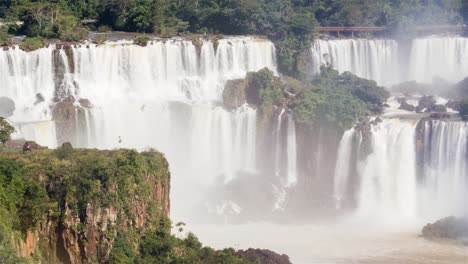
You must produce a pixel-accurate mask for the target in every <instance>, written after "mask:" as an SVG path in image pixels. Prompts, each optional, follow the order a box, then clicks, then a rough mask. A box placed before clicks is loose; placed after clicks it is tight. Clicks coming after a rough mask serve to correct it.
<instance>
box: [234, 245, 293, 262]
mask: <svg viewBox="0 0 468 264" xmlns="http://www.w3.org/2000/svg"><path fill="white" fill-rule="evenodd" d="M237 255H238V256H239V257H241V258H243V259H245V260H247V261H250V262H253V263H260V264H291V263H292V262H291V261H290V260H289V257H288V256H287V255H284V254H283V255H279V254H277V253H275V252H273V251H271V250H268V249H253V248H249V249H247V250H239V251H238V252H237Z"/></svg>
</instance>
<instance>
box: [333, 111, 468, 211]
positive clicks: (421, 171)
mask: <svg viewBox="0 0 468 264" xmlns="http://www.w3.org/2000/svg"><path fill="white" fill-rule="evenodd" d="M416 121H418V120H400V119H397V118H394V119H384V120H383V121H382V122H381V123H379V124H375V125H372V128H371V131H370V134H371V138H370V139H369V140H370V142H367V143H366V144H370V153H368V154H367V156H366V157H362V158H361V159H359V158H357V159H356V158H355V157H353V155H355V154H356V153H355V152H354V150H355V149H356V146H357V149H358V150H359V149H360V148H361V147H364V145H366V144H365V143H362V144H361V142H362V138H361V139H360V141H359V143H358V144H357V145H356V144H355V143H353V138H355V136H356V135H360V134H361V133H363V132H358V131H357V130H355V129H354V128H353V129H350V130H348V131H346V132H345V133H344V135H343V138H342V139H341V142H340V145H339V150H338V159H337V162H336V168H335V177H334V191H333V195H334V198H335V202H336V207H337V208H338V209H339V208H341V207H342V205H343V202H345V201H347V200H346V199H351V198H352V197H351V196H352V195H353V194H350V193H349V191H350V190H353V188H350V187H351V186H350V184H354V183H353V182H351V181H350V177H351V175H352V173H353V171H352V170H353V163H356V165H357V173H358V177H359V179H358V181H359V188H358V189H357V190H356V191H357V194H354V195H357V197H358V199H357V200H358V201H357V205H356V207H357V213H358V215H362V216H365V217H369V216H371V215H375V214H382V215H384V216H386V217H395V216H398V217H406V219H414V218H415V217H420V218H423V219H438V218H441V217H445V216H447V215H458V216H460V215H467V214H468V208H467V207H466V199H467V198H468V178H467V175H468V166H467V165H466V159H467V155H468V152H467V151H468V149H467V148H468V125H467V124H466V123H465V122H461V121H442V120H430V119H429V120H426V119H422V120H420V121H419V124H418V125H417V126H416V123H415V122H416ZM421 128H422V129H421ZM366 133H367V132H366ZM361 153H362V152H361Z"/></svg>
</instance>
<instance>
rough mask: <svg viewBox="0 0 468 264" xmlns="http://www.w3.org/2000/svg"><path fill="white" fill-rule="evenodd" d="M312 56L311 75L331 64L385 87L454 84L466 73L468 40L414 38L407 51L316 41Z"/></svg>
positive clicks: (381, 42)
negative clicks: (406, 83) (413, 83)
mask: <svg viewBox="0 0 468 264" xmlns="http://www.w3.org/2000/svg"><path fill="white" fill-rule="evenodd" d="M406 49H409V50H408V53H406ZM311 53H312V65H313V70H312V71H313V72H312V73H313V74H316V73H318V72H319V71H320V66H321V65H325V64H330V65H332V67H333V68H335V69H337V70H338V71H340V72H344V71H349V72H351V73H353V74H355V75H357V76H359V77H362V78H366V79H371V80H375V81H376V82H377V83H378V84H380V85H384V86H391V85H394V84H397V83H400V82H404V81H413V80H415V81H418V82H426V83H427V82H431V81H432V80H433V79H434V78H436V77H440V78H442V79H445V80H447V81H451V82H457V81H460V80H461V79H463V78H465V77H466V75H467V73H468V38H464V37H457V36H452V37H426V38H417V39H414V40H413V41H412V42H411V44H410V46H409V47H402V46H401V45H399V43H398V42H397V41H395V40H389V39H337V40H316V41H315V42H314V44H313V45H312V49H311ZM408 54H409V55H408Z"/></svg>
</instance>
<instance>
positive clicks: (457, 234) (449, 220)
mask: <svg viewBox="0 0 468 264" xmlns="http://www.w3.org/2000/svg"><path fill="white" fill-rule="evenodd" d="M422 236H423V237H424V238H426V239H458V238H461V237H464V236H468V219H463V218H456V217H453V216H450V217H446V218H443V219H440V220H438V221H436V222H435V223H433V224H427V225H426V226H424V227H423V229H422Z"/></svg>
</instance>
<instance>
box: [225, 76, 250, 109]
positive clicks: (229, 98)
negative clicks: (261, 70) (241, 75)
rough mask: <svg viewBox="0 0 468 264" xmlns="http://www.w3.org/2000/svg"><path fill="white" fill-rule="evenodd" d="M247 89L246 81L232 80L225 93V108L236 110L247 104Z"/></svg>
mask: <svg viewBox="0 0 468 264" xmlns="http://www.w3.org/2000/svg"><path fill="white" fill-rule="evenodd" d="M246 87H247V82H246V81H245V80H230V81H228V82H227V83H226V85H225V88H224V91H223V101H224V106H225V107H226V108H227V109H235V108H237V107H239V106H242V105H244V104H245V102H246V92H245V90H246Z"/></svg>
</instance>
